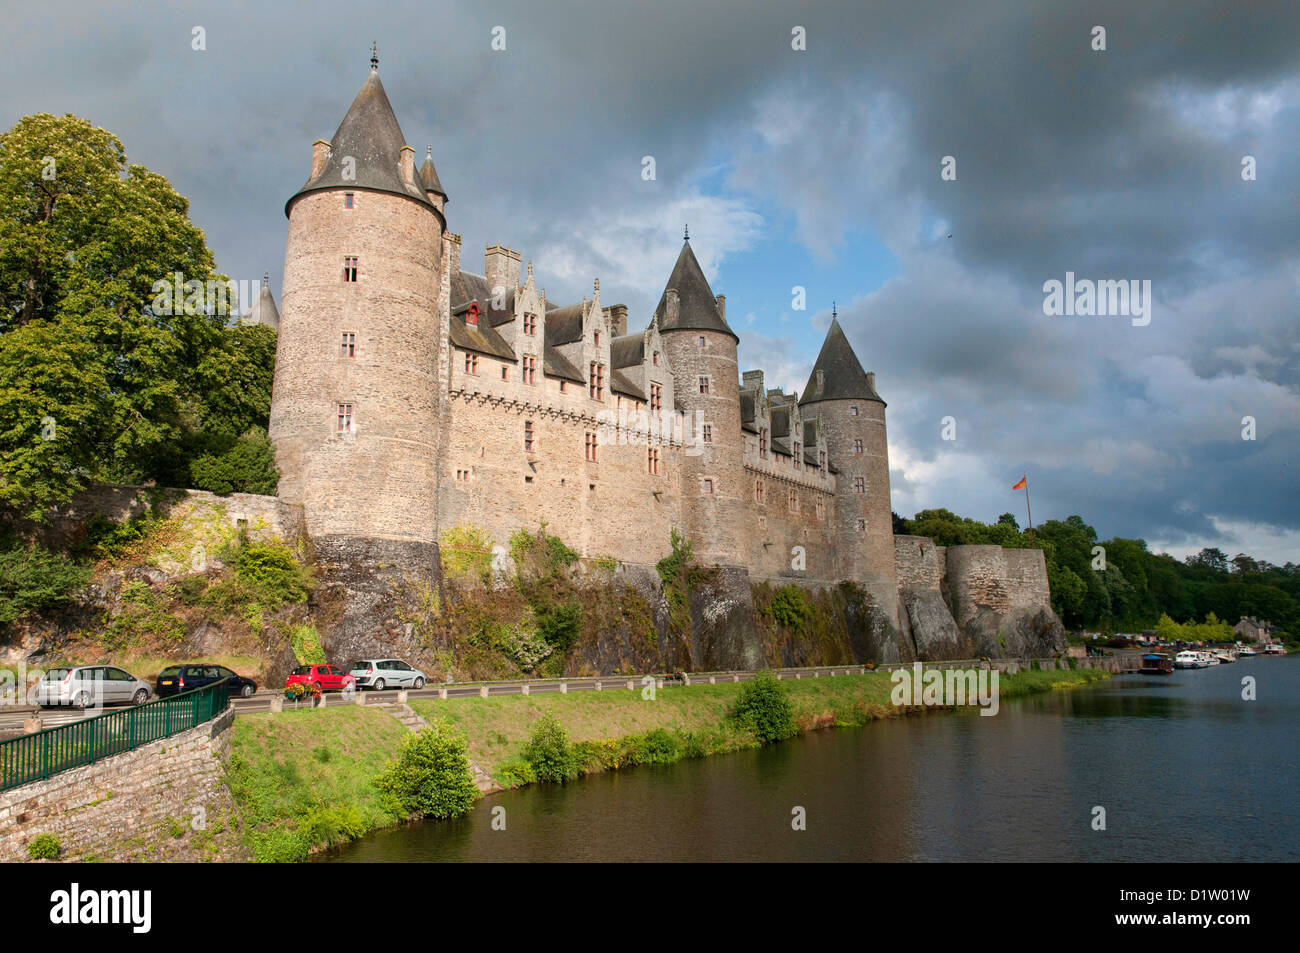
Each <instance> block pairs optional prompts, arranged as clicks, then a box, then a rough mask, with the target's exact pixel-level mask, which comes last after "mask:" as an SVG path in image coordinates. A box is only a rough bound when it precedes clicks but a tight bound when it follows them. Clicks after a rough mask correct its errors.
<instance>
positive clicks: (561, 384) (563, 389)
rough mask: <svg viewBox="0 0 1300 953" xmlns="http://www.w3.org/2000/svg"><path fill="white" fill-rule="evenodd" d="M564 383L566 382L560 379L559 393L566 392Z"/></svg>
mask: <svg viewBox="0 0 1300 953" xmlns="http://www.w3.org/2000/svg"><path fill="white" fill-rule="evenodd" d="M565 383H566V382H565V381H560V393H561V394H566V393H568V390H567V389H566V388H565V386H564V385H565Z"/></svg>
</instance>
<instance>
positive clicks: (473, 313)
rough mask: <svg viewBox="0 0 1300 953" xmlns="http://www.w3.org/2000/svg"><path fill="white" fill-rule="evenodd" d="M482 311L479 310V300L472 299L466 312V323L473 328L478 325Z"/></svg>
mask: <svg viewBox="0 0 1300 953" xmlns="http://www.w3.org/2000/svg"><path fill="white" fill-rule="evenodd" d="M482 313H483V312H482V311H480V310H479V306H478V302H477V301H471V302H470V303H469V310H468V311H466V312H465V323H466V324H468V325H469V326H470V327H471V328H476V327H478V316H479V315H480V314H482Z"/></svg>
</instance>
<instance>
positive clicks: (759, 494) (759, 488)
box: [754, 480, 763, 503]
mask: <svg viewBox="0 0 1300 953" xmlns="http://www.w3.org/2000/svg"><path fill="white" fill-rule="evenodd" d="M754 502H755V503H762V502H763V481H762V480H755V481H754Z"/></svg>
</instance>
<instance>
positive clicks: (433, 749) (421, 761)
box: [375, 720, 478, 818]
mask: <svg viewBox="0 0 1300 953" xmlns="http://www.w3.org/2000/svg"><path fill="white" fill-rule="evenodd" d="M466 747H467V746H466V742H465V739H464V737H462V736H461V735H459V734H457V733H456V732H455V731H454V730H453V729H452V727H451V726H450V725H449V724H448V723H447V722H445V721H442V720H436V721H434V722H433V723H432V724H431V725H430V726H429V727H428V728H425V729H424V730H423V731H421V732H420V733H419V734H416V735H411V736H409V737H407V738H406V739H404V740H403V741H402V750H401V753H400V754H399V755H398V757H397V760H396V761H394V762H393V763H392V764H391V765H390V766H389V767H388V769H387V770H386V771H385V772H384V773H383V774H381V775H380V776H379V777H377V778H376V779H375V787H377V788H378V789H379V790H380V791H381V792H382V793H383V795H384V796H385V800H386V802H387V807H388V809H389V810H391V811H392V812H393V813H395V814H399V815H404V816H411V815H418V816H420V817H439V818H446V817H459V816H460V815H462V814H465V813H467V812H468V811H469V810H470V808H472V807H473V806H474V800H475V799H476V798H477V797H478V788H476V787H475V786H474V778H473V776H472V775H471V774H470V771H469V758H468V756H467V755H466V754H465V751H466Z"/></svg>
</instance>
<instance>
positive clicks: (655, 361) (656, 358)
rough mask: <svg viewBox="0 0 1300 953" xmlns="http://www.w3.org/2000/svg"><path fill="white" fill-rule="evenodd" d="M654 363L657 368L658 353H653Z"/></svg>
mask: <svg viewBox="0 0 1300 953" xmlns="http://www.w3.org/2000/svg"><path fill="white" fill-rule="evenodd" d="M654 363H655V367H658V366H659V352H658V351H655V355H654Z"/></svg>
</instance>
